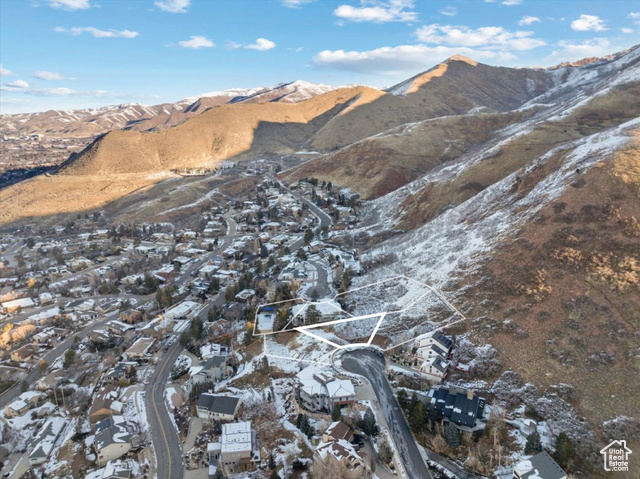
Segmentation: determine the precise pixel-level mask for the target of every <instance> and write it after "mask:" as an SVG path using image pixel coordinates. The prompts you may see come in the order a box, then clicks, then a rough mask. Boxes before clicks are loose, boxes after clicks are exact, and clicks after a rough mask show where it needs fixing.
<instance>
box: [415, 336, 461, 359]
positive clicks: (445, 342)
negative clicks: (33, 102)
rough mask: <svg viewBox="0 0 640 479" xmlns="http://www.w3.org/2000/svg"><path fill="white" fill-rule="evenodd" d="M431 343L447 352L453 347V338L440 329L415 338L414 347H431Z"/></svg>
mask: <svg viewBox="0 0 640 479" xmlns="http://www.w3.org/2000/svg"><path fill="white" fill-rule="evenodd" d="M433 345H435V346H437V347H439V348H440V349H441V350H443V351H446V352H447V354H448V353H449V351H451V348H452V347H453V339H451V338H450V337H448V336H446V335H445V334H443V333H442V331H436V332H434V333H433V334H431V335H429V336H424V337H422V338H419V339H417V340H416V341H415V343H414V347H416V348H418V349H420V348H423V347H431V346H433Z"/></svg>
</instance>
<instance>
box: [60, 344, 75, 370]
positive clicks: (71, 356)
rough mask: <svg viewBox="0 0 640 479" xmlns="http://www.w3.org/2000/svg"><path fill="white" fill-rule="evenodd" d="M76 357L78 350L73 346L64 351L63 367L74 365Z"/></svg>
mask: <svg viewBox="0 0 640 479" xmlns="http://www.w3.org/2000/svg"><path fill="white" fill-rule="evenodd" d="M75 359H76V352H75V350H74V349H73V348H69V349H67V352H66V353H64V363H63V367H64V368H65V369H69V368H70V367H71V366H72V365H73V362H74V361H75Z"/></svg>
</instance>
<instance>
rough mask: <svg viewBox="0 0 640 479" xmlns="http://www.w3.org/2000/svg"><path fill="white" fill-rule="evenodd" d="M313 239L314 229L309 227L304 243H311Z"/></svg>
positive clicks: (305, 233)
mask: <svg viewBox="0 0 640 479" xmlns="http://www.w3.org/2000/svg"><path fill="white" fill-rule="evenodd" d="M311 240H313V231H311V230H310V229H308V230H307V231H305V232H304V244H306V245H308V244H309V243H311Z"/></svg>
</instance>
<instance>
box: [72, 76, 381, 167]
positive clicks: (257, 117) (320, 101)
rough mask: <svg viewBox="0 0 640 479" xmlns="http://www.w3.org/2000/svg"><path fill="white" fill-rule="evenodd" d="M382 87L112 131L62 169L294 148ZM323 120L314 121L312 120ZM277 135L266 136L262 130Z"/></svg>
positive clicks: (210, 162) (172, 163) (199, 161)
mask: <svg viewBox="0 0 640 479" xmlns="http://www.w3.org/2000/svg"><path fill="white" fill-rule="evenodd" d="M376 92H377V90H373V89H370V88H367V87H357V88H347V89H339V90H334V91H331V92H329V93H325V94H323V95H319V96H317V97H314V98H312V99H309V100H306V101H304V102H300V103H266V104H236V105H221V106H217V107H214V108H211V109H210V110H208V111H206V112H205V113H203V114H201V115H199V116H197V117H193V118H191V119H189V120H187V121H185V122H184V123H182V124H181V125H178V126H177V127H174V128H171V129H168V130H163V131H159V132H151V133H139V132H134V131H112V132H110V133H107V134H106V135H104V136H103V137H102V138H100V139H98V140H97V141H96V142H94V144H93V145H91V146H90V147H89V148H88V150H87V151H86V152H84V153H83V154H81V155H80V156H79V157H78V158H77V159H74V161H72V162H69V164H68V165H66V166H64V167H63V168H62V170H61V173H62V174H71V175H94V174H103V173H110V174H113V173H140V172H156V171H163V170H169V169H171V168H181V167H189V166H211V167H213V166H215V165H217V164H218V162H220V161H221V160H224V159H227V158H233V157H236V156H239V155H242V154H245V153H247V152H249V151H250V150H251V151H252V152H254V153H256V152H268V153H290V152H292V151H294V150H295V149H296V148H300V147H302V145H303V144H304V142H305V141H306V139H307V138H309V136H311V135H312V134H313V132H314V130H317V129H318V128H319V127H320V126H321V123H322V122H323V121H326V120H328V118H326V117H322V115H324V114H325V113H330V114H336V113H338V111H339V110H340V109H341V108H344V107H345V106H347V104H349V103H350V102H356V103H359V102H364V101H367V99H369V98H371V97H374V96H375V94H376ZM314 119H318V120H319V121H317V122H314V121H312V120H314ZM272 125H279V126H280V128H278V129H277V131H278V133H279V134H277V135H264V134H262V132H261V130H262V129H265V128H266V129H269V130H270V131H271V132H274V131H275V129H274V128H273V126H272Z"/></svg>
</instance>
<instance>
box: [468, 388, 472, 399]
mask: <svg viewBox="0 0 640 479" xmlns="http://www.w3.org/2000/svg"><path fill="white" fill-rule="evenodd" d="M467 399H468V400H469V401H471V400H472V399H473V389H467Z"/></svg>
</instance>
